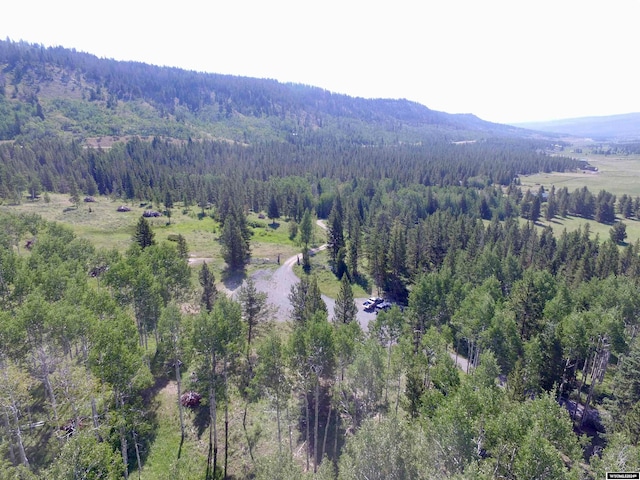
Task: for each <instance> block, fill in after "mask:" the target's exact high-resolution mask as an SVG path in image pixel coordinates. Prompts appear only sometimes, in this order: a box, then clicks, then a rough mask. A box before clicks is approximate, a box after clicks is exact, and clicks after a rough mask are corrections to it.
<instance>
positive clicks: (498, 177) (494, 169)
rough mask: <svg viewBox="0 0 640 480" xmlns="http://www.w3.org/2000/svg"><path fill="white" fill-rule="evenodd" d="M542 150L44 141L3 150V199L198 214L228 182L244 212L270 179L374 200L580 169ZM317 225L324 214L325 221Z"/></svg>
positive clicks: (259, 201) (502, 144)
mask: <svg viewBox="0 0 640 480" xmlns="http://www.w3.org/2000/svg"><path fill="white" fill-rule="evenodd" d="M539 147H540V145H539V144H537V143H530V142H524V141H508V140H487V141H483V142H479V143H474V144H465V145H452V144H450V143H448V142H434V143H433V144H430V145H424V146H398V147H371V148H364V147H361V146H357V145H354V144H352V143H343V142H336V143H334V144H326V143H325V144H316V143H315V142H310V143H306V142H305V143H301V144H289V143H266V144H256V145H252V146H240V145H237V144H231V143H228V142H211V141H203V142H195V141H189V142H184V143H182V144H175V143H171V142H169V141H163V140H160V139H157V138H156V139H155V140H154V141H152V142H144V141H142V140H131V141H129V142H127V143H120V144H116V145H114V146H113V147H112V148H110V149H105V150H102V149H85V148H82V147H81V146H80V145H79V144H78V143H75V142H71V143H67V142H64V141H62V140H57V139H47V140H40V141H35V142H27V143H15V144H5V145H0V195H1V196H2V197H4V198H8V197H11V195H12V194H14V196H18V197H19V195H18V194H17V192H21V191H23V190H26V189H27V188H28V187H29V185H32V184H33V185H35V186H36V187H37V189H39V190H45V191H49V192H62V193H68V192H69V191H70V189H71V188H72V185H75V186H77V188H79V190H80V191H81V192H83V193H85V194H87V195H94V194H96V193H100V194H103V195H115V196H118V197H123V198H125V199H131V200H133V199H147V200H149V199H153V198H155V197H157V198H164V197H165V196H166V193H167V192H169V193H170V194H171V196H172V197H173V198H175V199H177V200H183V201H185V202H186V203H187V204H191V205H193V204H196V203H197V202H200V201H205V202H211V203H218V199H219V192H220V190H221V189H222V186H223V185H224V184H226V183H228V181H229V179H230V181H231V182H236V183H238V184H239V185H241V186H242V193H243V194H244V196H245V199H244V201H245V202H246V203H247V205H249V206H250V207H252V208H255V207H258V209H264V210H266V206H267V204H266V202H267V201H268V200H269V197H270V192H268V188H269V187H268V184H269V181H270V180H271V179H286V178H288V177H302V178H305V179H306V183H307V184H311V185H316V184H319V183H322V182H323V181H325V180H324V179H330V181H331V182H332V183H336V182H344V181H353V182H358V183H364V184H365V190H367V191H369V192H370V191H375V190H376V189H377V188H378V184H379V183H380V182H382V181H385V182H386V181H387V180H388V181H390V182H392V184H391V187H390V188H392V189H395V188H397V187H398V186H400V185H411V184H422V185H425V186H431V185H433V186H452V185H456V186H460V185H462V186H475V187H480V188H482V187H484V186H486V185H493V184H501V185H509V184H510V183H512V182H513V181H514V179H515V178H516V177H517V175H519V174H527V173H533V172H537V171H564V170H567V169H571V168H574V167H575V165H576V163H575V161H574V160H571V159H568V158H562V157H552V156H548V155H545V154H543V153H540V152H539V151H538V148H539ZM352 179H353V180H352ZM275 181H287V180H275ZM317 193H318V194H319V195H321V194H322V193H323V192H317ZM320 202H322V198H321V199H320ZM320 216H325V215H323V214H322V212H320Z"/></svg>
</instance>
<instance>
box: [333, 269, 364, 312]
mask: <svg viewBox="0 0 640 480" xmlns="http://www.w3.org/2000/svg"><path fill="white" fill-rule="evenodd" d="M357 314H358V307H356V304H355V302H354V301H353V290H352V289H351V284H350V283H349V278H348V277H347V275H346V274H344V275H342V280H341V281H340V291H339V292H338V296H337V298H336V304H335V307H334V310H333V321H334V322H335V323H338V324H340V323H351V322H352V321H353V320H355V319H356V315H357Z"/></svg>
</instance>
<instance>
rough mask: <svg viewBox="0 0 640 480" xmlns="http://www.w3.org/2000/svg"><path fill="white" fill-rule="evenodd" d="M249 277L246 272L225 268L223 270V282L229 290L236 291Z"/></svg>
mask: <svg viewBox="0 0 640 480" xmlns="http://www.w3.org/2000/svg"><path fill="white" fill-rule="evenodd" d="M246 277H247V274H246V272H244V271H237V270H224V271H223V272H222V283H223V285H224V286H225V288H226V289H227V290H229V291H232V292H235V291H236V290H237V289H238V288H240V287H241V286H242V282H244V280H245V278H246Z"/></svg>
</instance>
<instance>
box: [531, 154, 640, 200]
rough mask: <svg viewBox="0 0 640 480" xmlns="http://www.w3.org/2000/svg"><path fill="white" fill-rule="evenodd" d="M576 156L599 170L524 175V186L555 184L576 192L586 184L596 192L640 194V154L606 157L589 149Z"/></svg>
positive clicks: (532, 187)
mask: <svg viewBox="0 0 640 480" xmlns="http://www.w3.org/2000/svg"><path fill="white" fill-rule="evenodd" d="M572 155H574V154H572ZM575 155H576V156H578V157H579V158H584V159H586V160H588V161H589V163H590V164H591V165H594V166H596V167H598V172H582V171H580V172H554V173H537V174H535V175H526V176H521V177H520V180H521V182H522V186H523V189H524V190H526V189H527V188H531V189H532V190H533V189H536V190H537V189H538V188H539V187H540V185H543V186H544V187H545V189H550V188H551V186H552V185H555V187H556V189H558V188H562V187H567V189H568V190H569V192H572V191H574V190H575V189H577V188H582V187H583V186H586V187H587V188H588V189H589V191H591V193H593V194H594V195H597V194H598V192H599V191H600V190H606V191H608V192H611V193H613V194H615V195H617V196H620V195H622V194H624V193H626V194H627V195H631V196H633V197H636V196H640V155H628V156H615V155H610V156H604V155H594V154H591V153H588V152H587V153H584V154H579V155H578V154H575Z"/></svg>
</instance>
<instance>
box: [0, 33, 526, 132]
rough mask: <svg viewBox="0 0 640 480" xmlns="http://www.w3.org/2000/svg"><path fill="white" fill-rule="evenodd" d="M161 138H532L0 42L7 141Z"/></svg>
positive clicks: (411, 112)
mask: <svg viewBox="0 0 640 480" xmlns="http://www.w3.org/2000/svg"><path fill="white" fill-rule="evenodd" d="M51 133H59V134H62V135H65V136H67V137H71V138H74V139H84V138H87V137H101V136H113V137H121V136H134V135H161V136H166V137H174V138H182V139H187V138H220V139H228V140H233V141H239V142H253V141H256V140H265V139H266V140H287V139H290V137H291V136H297V135H314V136H316V137H317V136H320V137H327V139H331V138H333V139H338V140H339V139H340V138H348V139H349V140H350V141H354V142H360V143H362V144H372V143H375V144H379V143H384V144H394V143H419V142H424V141H428V140H429V139H432V138H434V137H437V138H439V139H442V138H449V139H450V140H452V141H455V140H466V139H477V138H483V137H487V136H502V137H521V138H522V137H524V138H528V137H532V136H534V135H532V133H531V132H527V131H526V130H523V129H520V128H517V127H513V126H508V125H501V124H496V123H491V122H487V121H484V120H481V119H479V118H478V117H476V116H475V115H472V114H449V113H445V112H439V111H435V110H431V109H429V108H427V107H425V106H424V105H421V104H418V103H416V102H412V101H409V100H405V99H364V98H359V97H350V96H347V95H342V94H335V93H331V92H329V91H327V90H323V89H322V88H318V87H312V86H307V85H300V84H290V83H280V82H278V81H276V80H266V79H256V78H248V77H237V76H232V75H222V74H213V73H201V72H194V71H187V70H182V69H178V68H170V67H157V66H153V65H148V64H144V63H139V62H122V61H115V60H108V59H101V58H98V57H96V56H95V55H91V54H88V53H82V52H77V51H75V50H71V49H66V48H63V47H46V48H45V47H43V46H40V45H34V44H28V43H25V42H12V41H0V140H11V139H14V138H16V137H19V136H21V135H22V136H28V137H38V136H42V135H47V134H51Z"/></svg>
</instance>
